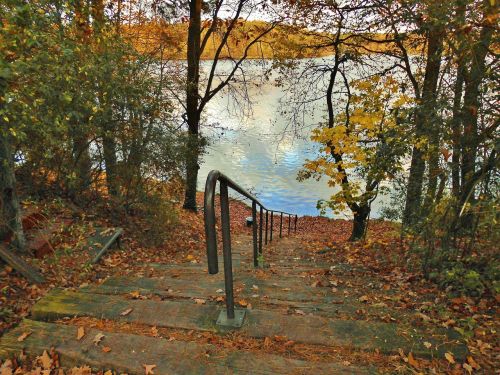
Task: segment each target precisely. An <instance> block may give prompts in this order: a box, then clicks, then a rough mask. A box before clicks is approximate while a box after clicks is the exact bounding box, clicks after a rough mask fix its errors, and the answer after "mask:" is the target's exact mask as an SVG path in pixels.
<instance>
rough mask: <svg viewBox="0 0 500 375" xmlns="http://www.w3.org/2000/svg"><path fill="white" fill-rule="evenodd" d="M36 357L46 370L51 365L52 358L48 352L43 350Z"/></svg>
mask: <svg viewBox="0 0 500 375" xmlns="http://www.w3.org/2000/svg"><path fill="white" fill-rule="evenodd" d="M38 359H39V360H40V362H41V363H42V366H43V368H44V369H47V370H48V369H50V367H51V366H52V358H50V356H49V353H47V351H46V350H44V351H43V354H42V355H41V356H40V357H38Z"/></svg>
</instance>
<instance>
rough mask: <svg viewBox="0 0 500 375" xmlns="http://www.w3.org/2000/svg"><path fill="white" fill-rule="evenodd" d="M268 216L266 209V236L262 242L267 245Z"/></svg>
mask: <svg viewBox="0 0 500 375" xmlns="http://www.w3.org/2000/svg"><path fill="white" fill-rule="evenodd" d="M268 216H269V211H268V210H266V237H265V241H264V243H265V244H266V245H267V219H268Z"/></svg>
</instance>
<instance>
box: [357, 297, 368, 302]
mask: <svg viewBox="0 0 500 375" xmlns="http://www.w3.org/2000/svg"><path fill="white" fill-rule="evenodd" d="M368 300H369V298H368V296H361V297H359V299H358V301H359V302H368Z"/></svg>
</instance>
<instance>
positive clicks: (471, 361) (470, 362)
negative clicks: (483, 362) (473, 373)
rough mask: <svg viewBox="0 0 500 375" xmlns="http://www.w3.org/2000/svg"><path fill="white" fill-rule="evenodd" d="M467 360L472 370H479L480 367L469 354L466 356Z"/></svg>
mask: <svg viewBox="0 0 500 375" xmlns="http://www.w3.org/2000/svg"><path fill="white" fill-rule="evenodd" d="M467 362H469V365H471V366H472V368H473V369H474V370H479V369H480V368H481V366H479V364H478V363H477V362H476V361H475V360H474V358H472V356H470V355H468V356H467Z"/></svg>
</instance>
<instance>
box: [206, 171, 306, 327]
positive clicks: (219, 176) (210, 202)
mask: <svg viewBox="0 0 500 375" xmlns="http://www.w3.org/2000/svg"><path fill="white" fill-rule="evenodd" d="M217 181H219V185H220V206H221V226H222V251H223V257H224V283H225V289H226V314H227V319H229V320H231V319H234V316H235V315H234V294H233V265H232V256H231V233H230V220H229V195H228V187H230V188H231V189H233V190H235V191H237V192H238V193H240V194H241V195H243V196H244V197H246V198H248V199H250V200H251V201H252V234H253V261H254V267H258V265H259V254H262V231H263V214H264V211H266V224H265V228H266V231H265V241H264V242H265V244H267V243H268V236H267V234H268V216H269V212H270V213H271V228H270V231H269V232H270V235H269V241H272V240H273V218H274V214H275V213H277V214H279V215H280V238H281V237H282V229H283V215H288V234H290V230H291V220H292V216H294V231H295V232H297V220H298V216H297V215H296V214H295V215H294V214H291V213H288V212H284V211H277V210H269V209H268V208H266V207H265V206H264V205H263V204H262V203H261V202H260V201H259V200H258V199H257V198H256V197H254V196H253V195H252V194H250V193H249V192H248V191H246V190H245V189H244V188H242V187H241V186H239V185H238V184H237V183H236V182H234V181H233V180H231V179H230V178H229V177H227V176H226V175H224V174H223V173H221V172H219V171H217V170H213V171H211V172H210V173H209V174H208V176H207V181H206V184H205V202H204V207H205V210H204V214H205V234H206V241H207V259H208V273H209V274H212V275H214V274H217V273H218V272H219V264H218V257H217V233H216V229H215V188H216V185H217ZM257 206H259V214H260V215H259V225H258V227H259V228H257ZM257 229H258V232H259V234H258V235H257Z"/></svg>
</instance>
